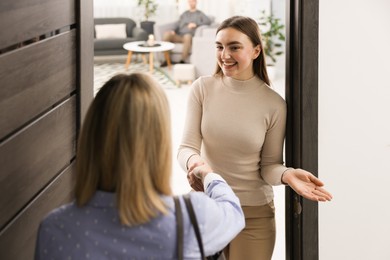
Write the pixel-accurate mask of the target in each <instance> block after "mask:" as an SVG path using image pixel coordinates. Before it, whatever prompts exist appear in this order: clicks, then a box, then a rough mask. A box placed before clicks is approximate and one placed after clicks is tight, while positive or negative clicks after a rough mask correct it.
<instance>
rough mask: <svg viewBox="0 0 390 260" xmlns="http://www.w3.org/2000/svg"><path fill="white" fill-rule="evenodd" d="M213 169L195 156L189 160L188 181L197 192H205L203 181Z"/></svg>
mask: <svg viewBox="0 0 390 260" xmlns="http://www.w3.org/2000/svg"><path fill="white" fill-rule="evenodd" d="M212 171H213V170H212V169H211V167H210V166H209V165H208V164H207V163H206V162H205V161H204V160H203V159H202V157H200V156H199V155H194V156H192V157H191V158H190V159H189V160H188V171H187V179H188V182H189V184H190V186H191V187H192V188H193V189H194V190H195V191H204V188H203V179H204V177H205V176H206V175H207V174H208V173H210V172H212Z"/></svg>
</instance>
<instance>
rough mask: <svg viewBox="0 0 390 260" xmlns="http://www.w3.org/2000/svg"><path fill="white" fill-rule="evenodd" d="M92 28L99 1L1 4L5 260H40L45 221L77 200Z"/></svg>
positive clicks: (9, 0) (89, 94)
mask: <svg viewBox="0 0 390 260" xmlns="http://www.w3.org/2000/svg"><path fill="white" fill-rule="evenodd" d="M81 14H82V15H81ZM92 28H93V15H92V0H82V1H81V0H79V1H76V0H2V1H1V3H0V31H1V36H0V169H1V171H0V256H1V259H12V260H14V259H33V255H34V246H35V239H36V232H37V229H38V225H39V222H40V221H41V219H42V218H43V217H44V216H45V215H46V214H47V213H48V212H49V211H50V210H51V209H53V208H54V207H57V206H59V205H60V204H63V203H65V202H68V201H70V200H71V199H72V198H73V192H72V191H73V185H72V183H73V176H72V175H73V174H74V171H75V159H76V139H77V134H78V130H79V128H80V124H81V120H82V118H83V116H84V114H85V111H86V109H87V107H88V105H89V103H90V101H91V100H92V98H93V43H92V42H93V29H92Z"/></svg>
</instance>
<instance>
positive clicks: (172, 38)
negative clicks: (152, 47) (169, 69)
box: [163, 32, 192, 61]
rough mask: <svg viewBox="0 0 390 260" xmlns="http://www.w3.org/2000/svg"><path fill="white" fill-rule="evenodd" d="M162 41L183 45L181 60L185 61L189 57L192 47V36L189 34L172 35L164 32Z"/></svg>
mask: <svg viewBox="0 0 390 260" xmlns="http://www.w3.org/2000/svg"><path fill="white" fill-rule="evenodd" d="M163 41H166V42H173V43H175V42H179V43H183V53H182V58H181V59H182V60H183V61H185V60H186V59H187V58H188V56H189V55H190V51H191V47H192V35H191V34H184V35H178V34H172V33H171V32H165V33H164V36H163Z"/></svg>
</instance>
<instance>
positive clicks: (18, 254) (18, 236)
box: [0, 163, 75, 260]
mask: <svg viewBox="0 0 390 260" xmlns="http://www.w3.org/2000/svg"><path fill="white" fill-rule="evenodd" d="M74 174H75V163H72V164H71V165H70V166H68V167H67V168H66V169H65V170H64V171H63V172H62V173H61V174H59V176H57V177H56V178H55V179H54V180H53V181H52V182H51V183H50V184H49V185H48V186H47V187H46V188H45V189H44V190H43V191H42V192H41V193H40V194H39V195H38V196H37V197H36V198H34V200H33V201H32V202H30V203H29V204H28V205H27V207H26V208H25V209H24V210H23V211H22V212H20V213H19V214H18V215H17V216H16V217H15V218H14V220H13V221H12V223H10V224H9V225H8V226H7V227H6V228H5V229H3V230H2V232H1V233H0V256H1V259H12V260H26V259H34V251H35V242H36V236H37V231H38V227H39V223H40V222H41V220H42V219H43V218H44V217H45V216H46V215H47V214H48V213H49V212H50V211H51V210H52V209H54V208H56V207H58V206H60V205H62V204H64V203H67V202H70V201H71V200H72V199H73V189H71V187H73V186H74V185H73V184H74Z"/></svg>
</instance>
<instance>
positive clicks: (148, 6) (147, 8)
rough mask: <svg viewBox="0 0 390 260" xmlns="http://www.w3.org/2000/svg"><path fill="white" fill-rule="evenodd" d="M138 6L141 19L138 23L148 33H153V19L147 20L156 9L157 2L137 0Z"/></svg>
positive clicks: (153, 0)
mask: <svg viewBox="0 0 390 260" xmlns="http://www.w3.org/2000/svg"><path fill="white" fill-rule="evenodd" d="M137 5H138V7H141V8H142V12H143V19H144V20H142V21H141V23H140V25H141V28H142V29H144V30H145V31H146V32H147V33H148V34H153V26H154V23H155V22H154V21H149V18H150V17H151V16H154V15H155V14H156V11H157V7H158V4H157V3H156V1H155V0H138V3H137Z"/></svg>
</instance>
